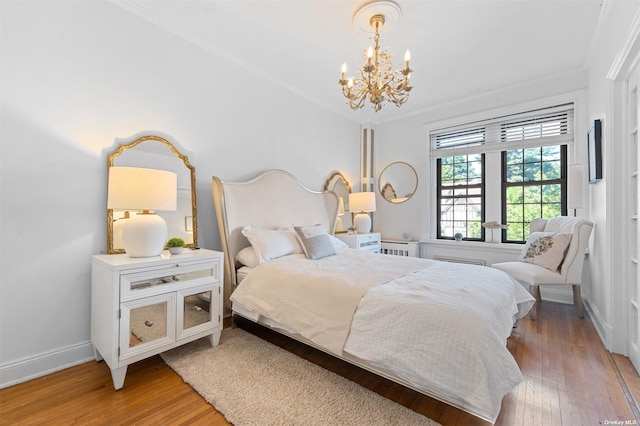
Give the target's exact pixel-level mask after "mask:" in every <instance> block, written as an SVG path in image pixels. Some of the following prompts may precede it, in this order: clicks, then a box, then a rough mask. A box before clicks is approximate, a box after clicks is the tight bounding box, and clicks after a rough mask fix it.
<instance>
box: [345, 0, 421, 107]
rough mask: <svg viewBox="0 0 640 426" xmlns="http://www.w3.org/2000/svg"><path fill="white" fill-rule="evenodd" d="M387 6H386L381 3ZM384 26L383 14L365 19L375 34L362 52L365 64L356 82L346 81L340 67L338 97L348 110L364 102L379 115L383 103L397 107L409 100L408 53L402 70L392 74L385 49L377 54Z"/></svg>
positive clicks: (409, 75) (409, 71)
mask: <svg viewBox="0 0 640 426" xmlns="http://www.w3.org/2000/svg"><path fill="white" fill-rule="evenodd" d="M385 3H390V2H385ZM384 23H385V16H384V15H383V14H375V15H373V16H372V17H371V18H370V19H369V25H370V26H371V27H372V28H373V30H374V31H375V36H374V38H373V41H374V44H373V46H370V47H369V48H368V49H367V50H365V51H364V59H365V64H364V66H363V67H362V68H360V69H359V70H358V75H359V77H358V78H355V79H354V78H353V77H349V78H347V77H346V74H347V64H346V63H344V64H342V69H341V71H342V77H341V78H340V80H339V84H340V86H342V94H343V95H344V96H345V97H346V98H347V103H348V104H349V106H350V107H351V108H352V109H360V108H362V107H363V106H364V103H365V101H366V100H367V99H369V102H370V103H371V106H372V108H373V110H374V111H375V112H378V111H380V109H382V107H383V106H384V102H392V103H393V104H395V105H396V106H398V107H399V106H400V105H402V104H404V103H405V102H407V100H408V99H409V92H410V91H411V89H412V87H411V86H409V79H410V78H411V71H412V70H411V69H410V68H409V60H410V59H411V54H410V53H409V50H407V52H406V53H405V55H404V69H402V70H396V71H394V70H393V64H392V62H391V55H390V54H389V53H388V52H387V49H386V48H385V49H384V50H382V51H380V30H381V28H382V26H383V25H384Z"/></svg>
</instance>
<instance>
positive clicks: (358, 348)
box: [231, 249, 534, 422]
mask: <svg viewBox="0 0 640 426" xmlns="http://www.w3.org/2000/svg"><path fill="white" fill-rule="evenodd" d="M337 252H338V255H337V256H330V257H327V258H324V259H320V260H307V259H304V256H301V255H293V256H287V257H286V258H280V259H276V260H274V261H271V262H269V263H267V264H264V265H261V266H259V267H257V268H256V269H255V270H254V271H253V272H251V273H250V274H249V275H248V276H247V277H246V278H245V279H244V280H243V281H242V284H241V285H240V286H239V287H238V288H237V289H236V290H235V291H234V293H233V294H232V296H231V300H232V301H233V303H234V306H235V305H236V304H239V305H241V306H242V307H243V308H244V309H246V308H248V309H250V310H252V311H254V312H256V313H258V314H260V315H263V316H264V317H266V318H269V319H272V320H274V321H277V322H278V323H279V324H281V325H282V326H284V327H285V328H287V329H288V330H290V331H293V332H296V333H299V334H301V335H302V336H304V337H306V338H308V339H310V340H312V341H314V342H315V343H318V344H320V345H322V346H323V347H327V344H326V342H327V341H328V342H330V346H332V347H331V348H329V347H327V348H328V349H329V350H331V351H333V352H336V349H335V345H337V344H340V345H342V350H343V352H345V353H347V354H350V355H353V356H356V357H358V358H360V359H362V360H365V361H367V362H368V363H370V364H372V365H374V366H377V367H378V368H381V369H383V370H386V371H389V372H391V373H392V374H394V375H397V376H398V377H400V378H402V379H404V380H406V381H408V382H409V383H411V384H412V385H413V387H414V388H417V389H421V390H423V391H424V392H425V393H426V394H428V395H431V396H434V397H436V398H438V399H440V400H443V401H445V402H447V403H449V404H451V405H454V406H456V407H459V408H461V409H464V410H466V411H468V412H470V413H472V414H474V415H476V416H478V417H481V418H483V419H486V420H489V421H491V422H495V419H496V418H497V416H498V414H499V412H500V406H501V402H502V398H503V397H504V395H506V394H507V393H508V392H509V391H510V390H511V389H512V388H513V387H514V386H516V385H517V384H518V383H520V382H521V381H522V375H521V373H520V369H519V368H518V366H517V364H516V362H515V360H514V359H513V357H512V356H511V354H510V353H509V351H508V350H507V348H506V339H507V338H508V337H509V335H510V332H511V329H512V325H513V321H514V319H516V318H520V317H522V316H523V315H525V314H526V313H527V312H528V311H529V309H530V308H531V306H532V305H533V303H534V299H533V298H532V297H531V295H529V293H528V292H527V291H525V290H524V289H523V288H522V286H521V285H520V284H518V283H517V281H515V280H513V279H512V278H510V277H509V276H508V275H507V274H505V273H503V272H502V271H498V270H495V269H492V268H487V267H481V266H472V265H463V264H454V263H445V262H437V261H431V260H427V259H414V258H400V257H393V256H383V255H378V254H372V253H367V252H363V251H358V250H353V249H338V250H337ZM356 265H357V266H356ZM286 271H289V272H286ZM357 271H364V274H363V275H362V279H361V280H359V279H358V278H357V276H358V272H357ZM336 277H343V278H342V279H338V280H336V279H335V278H336ZM376 277H377V278H376ZM345 283H346V284H345ZM344 286H346V287H347V288H348V291H347V292H346V293H345V292H342V291H341V290H340V288H341V287H344ZM353 300H355V303H354V302H353ZM332 301H333V302H332ZM290 306H292V307H293V308H292V309H288V307H290ZM334 307H335V309H334ZM349 310H351V312H350V314H349V315H346V314H345V312H348V311H349ZM290 314H291V315H290ZM345 315H346V316H347V317H348V319H347V320H346V322H347V324H346V327H347V332H346V333H345V332H344V329H343V328H341V327H340V326H337V325H336V324H337V323H340V322H342V323H344V322H345V319H344V318H345ZM325 328H326V329H329V330H331V331H329V332H323V331H322V330H323V329H325ZM343 334H344V338H343ZM338 342H342V343H338Z"/></svg>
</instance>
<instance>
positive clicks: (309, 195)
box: [212, 170, 492, 422]
mask: <svg viewBox="0 0 640 426" xmlns="http://www.w3.org/2000/svg"><path fill="white" fill-rule="evenodd" d="M212 190H213V200H214V204H215V210H216V215H217V220H218V227H219V230H220V239H221V241H222V248H223V250H224V254H225V257H224V263H225V265H224V268H225V271H224V275H225V303H226V306H227V307H228V308H231V306H229V304H230V302H229V295H230V294H231V293H232V292H233V290H234V289H235V288H236V286H237V285H238V282H237V277H236V268H238V267H239V266H240V264H239V263H238V262H236V260H235V257H236V254H237V253H238V252H239V251H240V250H242V249H243V248H245V247H248V246H249V245H250V244H249V241H248V240H247V239H246V238H245V237H244V236H243V235H242V233H241V231H242V228H243V227H245V226H246V225H251V226H252V227H254V228H256V229H276V228H279V227H290V226H292V225H294V224H296V225H299V224H318V223H319V224H322V225H324V226H325V228H326V229H327V230H328V232H330V233H333V231H334V226H335V218H336V215H337V212H338V198H337V196H336V195H335V194H334V193H333V192H316V191H312V190H310V189H308V188H306V187H305V186H304V185H302V183H300V182H299V181H298V180H297V179H296V178H295V177H294V176H293V175H291V174H289V173H288V172H285V171H282V170H271V171H268V172H265V173H263V174H261V175H259V176H257V177H255V178H254V179H252V180H250V181H247V182H239V183H238V182H236V183H232V182H224V181H222V180H221V179H219V178H217V177H214V178H213V187H212ZM265 206H267V208H265ZM233 314H234V315H240V316H242V317H243V318H246V319H248V320H250V321H253V322H257V323H258V324H261V325H263V326H265V327H267V328H269V329H271V330H274V331H276V332H278V333H280V334H283V335H285V336H288V337H290V338H293V339H295V340H298V341H300V342H302V343H305V344H306V345H308V346H311V347H313V348H316V349H318V350H321V351H323V352H326V353H327V354H329V355H331V356H335V357H337V358H339V359H342V360H344V361H346V362H349V363H351V364H354V365H356V366H358V367H361V368H363V369H365V370H367V371H370V372H372V373H374V374H377V375H379V376H382V377H384V378H387V379H389V380H391V381H393V382H395V383H398V384H400V385H402V386H405V387H407V388H409V389H412V390H414V391H416V392H419V393H421V394H423V395H426V396H429V397H431V398H434V399H436V400H438V401H442V402H444V403H446V404H449V405H451V406H453V407H456V408H459V409H461V410H463V411H466V412H469V413H471V414H472V415H474V416H477V417H480V418H482V419H483V420H487V421H489V422H492V420H491V419H487V418H484V417H482V416H478V414H476V413H473V412H470V411H469V410H467V409H465V408H463V407H460V406H459V405H457V404H454V403H452V402H450V401H447V400H446V398H444V397H442V396H439V395H436V394H434V393H432V392H428V391H425V390H424V389H420V388H418V387H416V386H415V385H413V384H411V383H410V382H408V381H406V380H404V379H402V378H400V377H398V376H397V375H395V374H394V373H393V372H390V371H388V370H384V369H380V368H378V367H376V366H373V365H371V364H369V363H368V362H367V361H364V360H362V359H359V358H357V357H354V356H351V355H349V354H347V353H344V352H343V354H342V355H336V354H335V353H332V352H330V351H328V350H327V349H325V348H323V347H321V346H319V345H317V344H315V343H313V342H311V341H310V340H308V339H306V338H304V337H302V336H300V335H299V334H295V333H290V332H287V331H286V330H284V329H283V328H280V327H278V326H277V324H273V323H270V322H264V321H261V320H258V321H256V320H255V318H251V317H249V316H246V315H243V313H242V312H237V311H234V312H233Z"/></svg>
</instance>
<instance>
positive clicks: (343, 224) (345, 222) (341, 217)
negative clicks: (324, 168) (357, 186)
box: [324, 172, 352, 234]
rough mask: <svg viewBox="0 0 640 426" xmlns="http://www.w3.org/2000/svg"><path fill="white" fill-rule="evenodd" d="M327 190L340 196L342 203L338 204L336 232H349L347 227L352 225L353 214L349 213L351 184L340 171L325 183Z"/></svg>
mask: <svg viewBox="0 0 640 426" xmlns="http://www.w3.org/2000/svg"><path fill="white" fill-rule="evenodd" d="M324 190H325V191H333V192H335V193H336V195H337V196H338V200H339V202H340V204H339V205H338V206H339V207H338V217H337V218H336V230H335V233H336V234H342V233H345V232H347V228H349V227H350V226H351V225H352V221H351V215H350V214H347V212H348V211H349V194H350V193H351V186H350V185H349V182H348V181H347V179H345V177H344V176H343V175H342V173H340V172H335V173H334V174H332V175H331V177H330V178H329V179H327V181H326V182H325V183H324Z"/></svg>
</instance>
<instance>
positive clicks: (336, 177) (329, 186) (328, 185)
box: [324, 172, 353, 234]
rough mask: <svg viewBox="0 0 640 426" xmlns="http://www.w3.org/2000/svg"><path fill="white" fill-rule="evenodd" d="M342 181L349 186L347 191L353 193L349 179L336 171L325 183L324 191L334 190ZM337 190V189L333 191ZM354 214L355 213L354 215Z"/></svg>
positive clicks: (343, 232)
mask: <svg viewBox="0 0 640 426" xmlns="http://www.w3.org/2000/svg"><path fill="white" fill-rule="evenodd" d="M340 181H342V183H344V185H345V186H346V187H347V191H349V194H351V185H349V181H348V180H347V179H346V178H345V177H344V175H343V174H342V173H340V172H334V173H333V174H332V175H331V176H329V178H328V179H327V180H326V181H325V183H324V191H325V192H327V191H333V188H334V187H335V185H336V183H338V182H340ZM333 192H335V191H333ZM352 216H353V215H352ZM351 223H353V219H351ZM335 233H336V234H346V233H347V231H346V230H345V231H337V232H335Z"/></svg>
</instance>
